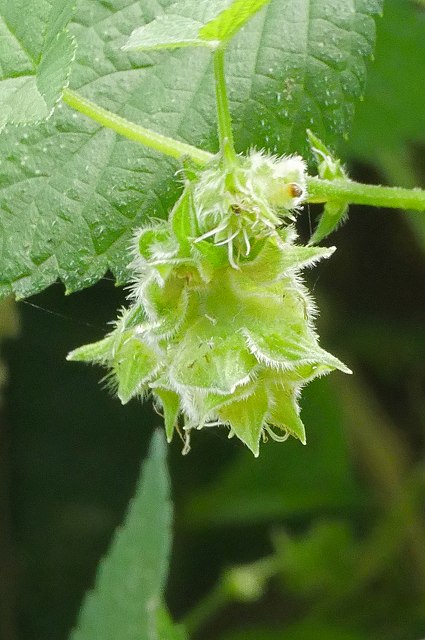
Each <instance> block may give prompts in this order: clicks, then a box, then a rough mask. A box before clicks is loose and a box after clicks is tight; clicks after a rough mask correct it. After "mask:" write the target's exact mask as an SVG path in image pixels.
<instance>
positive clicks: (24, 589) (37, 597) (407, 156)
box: [0, 0, 425, 640]
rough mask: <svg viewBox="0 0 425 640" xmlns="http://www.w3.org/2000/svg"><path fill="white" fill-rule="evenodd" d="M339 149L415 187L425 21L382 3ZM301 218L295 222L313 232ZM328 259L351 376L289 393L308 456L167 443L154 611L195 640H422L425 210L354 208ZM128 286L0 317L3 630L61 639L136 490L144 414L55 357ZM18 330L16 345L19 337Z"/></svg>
mask: <svg viewBox="0 0 425 640" xmlns="http://www.w3.org/2000/svg"><path fill="white" fill-rule="evenodd" d="M375 59H376V61H375V62H374V63H371V64H370V68H369V75H368V88H367V91H366V95H365V100H364V101H363V102H362V103H361V104H360V105H359V107H358V110H357V115H356V120H355V123H354V127H353V131H352V135H351V136H350V139H349V140H347V141H344V142H343V143H342V144H341V154H342V157H343V158H344V159H345V160H346V161H347V166H348V168H349V170H350V174H351V176H352V177H354V178H356V179H360V180H364V181H367V182H382V183H388V184H393V183H397V184H400V185H403V186H413V185H418V186H422V187H425V161H424V157H425V154H424V151H425V108H424V105H425V82H424V69H425V11H424V3H423V2H422V1H419V0H418V1H417V2H408V1H407V0H387V2H386V11H385V15H384V18H383V19H382V20H381V21H379V23H378V40H377V50H376V56H375ZM316 215H317V211H316V210H315V209H314V208H311V210H308V211H306V212H305V214H304V215H303V217H302V219H301V221H300V231H301V235H302V236H304V237H307V236H308V233H309V227H310V224H311V222H310V221H311V219H312V218H314V217H315V216H316ZM331 243H332V244H336V245H337V247H338V251H337V253H336V254H335V256H334V257H333V258H332V259H331V260H329V261H327V263H326V264H323V265H321V266H320V267H319V268H316V269H314V270H313V271H312V272H311V273H309V274H308V281H309V284H310V286H311V288H312V289H314V294H315V296H316V297H317V299H318V302H319V307H320V309H321V317H320V320H319V325H320V327H319V328H320V335H322V344H323V345H324V346H325V348H327V349H329V350H330V351H332V352H334V353H336V354H337V355H338V356H340V357H341V358H342V359H343V360H344V361H345V362H347V364H349V365H350V366H351V368H352V369H353V370H354V372H355V375H354V376H352V377H350V378H349V377H347V376H343V375H342V374H338V373H337V374H333V375H332V376H330V377H329V378H327V379H323V380H320V381H317V382H315V383H314V384H312V385H311V386H310V387H309V388H308V389H307V390H306V392H305V394H304V398H303V405H302V406H303V419H304V422H305V424H306V427H307V436H308V446H307V447H302V446H301V445H299V444H298V443H297V442H295V441H291V442H287V443H285V444H281V445H279V444H277V443H273V442H271V443H269V444H268V445H266V446H264V447H263V449H262V454H261V456H260V458H259V459H258V460H255V459H254V458H253V457H252V455H251V454H250V453H249V452H248V450H246V449H245V448H243V447H242V445H239V444H238V443H237V442H235V441H234V440H231V441H228V440H227V437H226V434H225V433H224V432H222V431H220V430H214V429H210V430H205V431H204V432H202V433H200V434H198V437H196V438H194V439H193V447H192V451H191V453H190V455H189V456H187V457H182V456H181V455H180V445H179V442H177V441H176V442H174V443H173V445H172V446H171V447H170V452H169V462H170V472H171V477H172V480H173V493H174V498H175V504H176V516H175V527H174V530H175V540H174V551H173V558H172V565H171V569H170V576H169V587H168V593H167V600H168V603H169V606H170V609H171V612H172V613H173V615H174V617H175V618H177V619H186V620H187V623H188V627H189V628H190V629H191V630H193V633H192V636H191V637H192V638H194V639H196V638H199V639H200V638H202V639H203V640H208V639H210V638H211V639H215V640H242V639H243V640H287V639H288V640H289V639H290V640H322V638H323V640H334V639H335V640H381V639H382V640H384V639H385V640H408V639H410V640H411V639H417V640H419V639H420V638H423V637H424V636H425V518H424V512H425V510H424V503H425V463H424V455H425V358H424V356H425V332H424V330H423V326H424V319H425V318H424V310H425V287H424V284H423V283H424V281H425V260H424V253H425V218H424V216H423V214H413V213H407V214H406V213H405V212H394V211H385V210H371V209H367V208H361V207H352V208H351V211H350V221H349V223H348V224H347V225H346V226H345V227H343V228H341V229H340V230H339V231H338V232H337V233H336V234H335V235H334V236H333V237H332V238H331ZM123 301H124V292H123V291H122V290H117V289H115V288H114V286H113V282H112V281H111V280H108V279H104V280H102V281H101V282H100V283H99V284H98V285H97V286H96V287H94V288H91V289H90V290H87V291H83V292H81V293H78V294H74V295H72V296H71V297H69V298H66V297H64V295H63V288H62V286H61V285H59V284H58V285H55V286H54V287H51V288H50V289H49V290H48V291H46V292H44V293H43V294H40V295H38V296H36V297H34V298H31V299H30V300H29V301H27V302H24V303H19V305H18V306H17V309H16V307H13V306H12V305H11V303H3V304H2V306H1V308H0V339H1V340H2V344H1V354H2V358H3V360H2V365H1V367H2V368H1V370H0V380H1V383H2V385H3V382H4V378H5V368H4V363H6V364H7V371H8V381H7V387H6V388H4V387H3V386H2V391H1V393H2V395H3V396H4V398H3V406H2V414H1V440H0V444H1V454H0V457H1V468H2V473H1V488H0V509H1V512H0V521H1V523H2V526H1V535H0V584H1V586H0V596H1V602H0V606H1V609H0V637H1V638H2V639H3V638H4V640H41V639H44V638H49V639H50V638H51V639H52V640H63V639H65V638H66V637H67V635H68V633H69V631H70V628H71V626H72V624H73V623H74V621H75V617H76V613H77V610H78V607H79V604H80V602H81V599H82V597H83V594H84V592H85V590H86V589H87V588H88V587H89V586H90V585H91V584H92V582H93V578H94V574H95V569H96V565H97V563H98V561H99V558H100V557H101V556H102V554H103V553H104V552H105V550H106V548H107V546H108V543H109V540H110V538H111V535H112V532H113V530H114V528H115V527H116V526H117V524H118V523H119V522H120V521H121V519H122V517H123V514H124V511H125V509H126V505H127V503H128V500H129V498H130V497H131V495H132V493H133V491H134V485H135V481H136V478H137V475H138V470H139V466H140V461H141V459H142V458H143V457H144V456H145V454H146V451H147V447H148V443H149V440H150V437H151V435H152V432H153V428H154V426H157V425H159V424H160V423H161V419H160V417H159V416H157V415H156V414H155V413H154V412H153V411H152V409H151V407H150V406H149V404H145V405H143V407H141V406H139V405H137V403H135V402H134V403H130V405H127V406H125V407H121V406H120V404H119V402H117V400H115V399H114V398H111V397H110V396H109V395H108V394H107V393H105V392H104V391H101V389H100V388H99V386H98V378H99V371H98V370H96V369H94V368H93V369H90V368H88V367H81V366H78V365H74V364H69V363H66V361H65V355H66V354H67V352H68V351H69V350H70V349H72V348H74V347H75V346H78V345H80V344H84V343H86V342H90V341H93V340H96V339H98V338H99V336H102V335H103V334H104V332H105V329H107V323H108V321H109V320H110V319H111V318H113V317H114V316H115V311H116V308H117V307H118V306H119V305H120V304H122V303H123ZM16 310H18V313H19V318H20V325H21V326H20V332H19V337H16V339H13V340H10V339H7V340H5V341H4V342H3V340H4V339H6V338H10V337H11V336H12V335H15V334H16V332H17V323H18V320H17V315H16Z"/></svg>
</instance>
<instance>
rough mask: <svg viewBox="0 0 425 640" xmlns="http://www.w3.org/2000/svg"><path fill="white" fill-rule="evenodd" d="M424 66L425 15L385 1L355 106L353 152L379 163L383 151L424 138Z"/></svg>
mask: <svg viewBox="0 0 425 640" xmlns="http://www.w3.org/2000/svg"><path fill="white" fill-rule="evenodd" d="M424 68H425V13H424V12H423V11H421V10H420V9H419V8H418V7H415V5H414V4H413V3H409V2H406V1H405V0H386V2H385V11H384V17H383V20H382V21H380V22H378V28H377V42H376V54H375V61H374V63H373V64H371V65H370V67H369V70H368V79H367V90H366V94H365V99H364V101H363V102H361V103H360V104H359V105H358V107H357V109H356V115H355V119H354V123H353V131H352V134H351V136H350V142H349V147H348V149H349V153H350V154H351V155H353V156H354V157H357V158H361V159H363V160H367V161H368V162H371V163H376V161H377V160H378V163H379V156H380V154H381V153H384V154H387V153H388V152H390V151H391V150H392V151H396V152H398V150H399V149H400V148H404V145H405V144H406V143H407V142H414V141H425V109H424V108H423V105H424V104H425V82H424V81H423V77H424Z"/></svg>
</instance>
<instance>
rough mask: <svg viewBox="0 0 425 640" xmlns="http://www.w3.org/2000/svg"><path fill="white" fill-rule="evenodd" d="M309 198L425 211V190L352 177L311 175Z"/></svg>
mask: <svg viewBox="0 0 425 640" xmlns="http://www.w3.org/2000/svg"><path fill="white" fill-rule="evenodd" d="M307 189H308V194H309V197H308V201H309V202H327V201H328V200H337V201H340V202H346V203H348V204H365V205H370V206H373V207H390V208H392V209H410V210H412V211H425V190H423V189H404V188H402V187H383V186H381V185H375V184H361V183H360V182H353V181H352V180H332V181H331V180H321V179H320V178H316V177H314V178H311V177H310V178H308V184H307Z"/></svg>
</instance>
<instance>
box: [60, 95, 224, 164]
mask: <svg viewBox="0 0 425 640" xmlns="http://www.w3.org/2000/svg"><path fill="white" fill-rule="evenodd" d="M63 100H64V102H66V104H67V105H69V106H70V107H72V108H73V109H76V110H77V111H79V112H80V113H83V114H84V115H86V116H88V117H89V118H91V119H92V120H95V121H96V122H98V123H99V124H101V125H103V126H104V127H107V128H108V129H112V130H113V131H116V132H117V133H119V134H120V135H122V136H124V137H125V138H128V139H129V140H134V141H135V142H140V143H141V144H143V145H145V146H147V147H149V148H151V149H155V150H156V151H161V152H162V153H164V154H165V155H167V156H171V157H172V158H178V159H179V158H183V157H184V156H188V157H190V158H191V159H192V160H193V161H194V162H196V163H197V164H199V165H204V164H206V163H207V162H209V161H210V160H211V159H212V157H213V156H212V154H211V153H208V152H207V151H202V149H198V148H197V147H193V146H192V145H190V144H186V143H185V142H180V141H179V140H174V139H173V138H168V137H167V136H163V135H162V134H160V133H156V132H155V131H152V130H151V129H145V127H141V126H140V125H138V124H135V123H134V122H130V121H128V120H126V119H125V118H122V117H121V116H118V115H117V114H115V113H112V112H111V111H107V110H106V109H103V107H100V106H99V105H97V104H96V103H95V102H91V100H87V98H84V97H83V96H81V95H79V94H78V93H76V92H75V91H71V89H65V91H64V93H63Z"/></svg>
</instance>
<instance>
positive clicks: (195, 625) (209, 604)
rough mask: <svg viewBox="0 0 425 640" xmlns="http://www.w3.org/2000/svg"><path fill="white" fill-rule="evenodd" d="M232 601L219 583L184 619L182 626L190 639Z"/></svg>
mask: <svg viewBox="0 0 425 640" xmlns="http://www.w3.org/2000/svg"><path fill="white" fill-rule="evenodd" d="M231 601H232V597H231V596H230V594H229V593H228V592H227V591H226V589H224V588H223V584H222V583H221V582H219V583H218V584H217V585H216V586H215V587H214V589H213V590H212V591H210V592H209V593H208V594H207V595H206V596H205V597H204V598H203V599H202V600H201V601H200V602H199V603H198V604H197V605H196V606H195V607H194V608H193V609H192V610H191V611H190V612H189V613H188V614H187V615H186V617H185V618H184V620H183V626H184V628H185V629H186V630H187V632H188V634H189V636H190V637H191V636H192V635H194V634H195V633H197V632H198V631H199V629H201V628H202V627H203V625H204V624H205V623H206V622H207V620H210V619H211V618H212V617H213V616H215V615H216V614H217V613H218V612H219V611H221V609H223V608H224V607H225V606H226V605H227V604H229V603H230V602H231Z"/></svg>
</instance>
